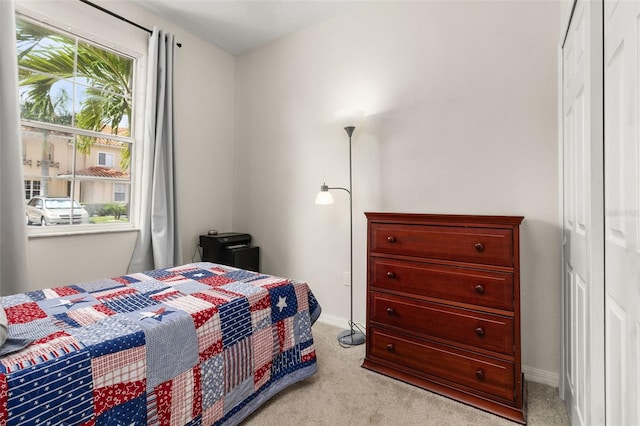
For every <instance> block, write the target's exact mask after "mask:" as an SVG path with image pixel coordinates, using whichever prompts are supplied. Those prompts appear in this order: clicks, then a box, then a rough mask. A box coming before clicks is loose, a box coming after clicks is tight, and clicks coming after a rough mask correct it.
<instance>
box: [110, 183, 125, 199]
mask: <svg viewBox="0 0 640 426" xmlns="http://www.w3.org/2000/svg"><path fill="white" fill-rule="evenodd" d="M113 201H115V202H116V203H123V202H125V201H127V186H126V185H124V184H121V183H116V184H115V185H114V191H113Z"/></svg>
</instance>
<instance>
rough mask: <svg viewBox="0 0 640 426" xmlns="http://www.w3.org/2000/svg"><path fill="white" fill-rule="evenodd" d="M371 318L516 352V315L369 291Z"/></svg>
mask: <svg viewBox="0 0 640 426" xmlns="http://www.w3.org/2000/svg"><path fill="white" fill-rule="evenodd" d="M369 303H370V306H369V315H370V318H371V321H373V322H376V323H379V324H386V325H389V326H392V327H396V328H399V329H401V330H411V331H412V332H413V333H419V334H425V335H428V336H430V337H437V338H439V339H444V340H447V341H450V342H452V343H453V344H456V343H461V344H464V345H468V346H472V347H473V348H482V349H485V350H487V351H494V352H500V353H502V354H505V355H511V356H512V355H513V318H509V317H504V316H500V315H492V314H487V313H483V312H477V311H471V310H467V309H457V308H452V307H449V306H444V305H439V304H436V303H429V302H420V301H417V300H413V299H407V298H404V297H398V296H391V295H387V294H380V293H370V294H369Z"/></svg>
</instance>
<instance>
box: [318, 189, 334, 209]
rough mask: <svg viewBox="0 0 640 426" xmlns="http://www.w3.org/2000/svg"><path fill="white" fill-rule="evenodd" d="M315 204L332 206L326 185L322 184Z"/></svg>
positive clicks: (331, 199)
mask: <svg viewBox="0 0 640 426" xmlns="http://www.w3.org/2000/svg"><path fill="white" fill-rule="evenodd" d="M316 204H333V196H332V195H331V193H330V192H329V187H328V186H327V185H326V184H322V186H321V187H320V192H318V195H316Z"/></svg>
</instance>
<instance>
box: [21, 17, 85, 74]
mask: <svg viewBox="0 0 640 426" xmlns="http://www.w3.org/2000/svg"><path fill="white" fill-rule="evenodd" d="M16 39H17V50H18V67H19V68H21V69H29V70H33V71H41V72H43V73H47V74H50V75H53V76H58V77H62V78H66V77H71V76H73V69H74V62H75V59H74V54H73V52H74V50H75V44H76V43H75V40H74V39H73V38H71V37H69V36H67V35H64V34H60V33H58V32H56V31H54V30H52V29H50V28H46V27H42V26H40V25H37V24H34V23H31V22H28V21H26V20H23V19H20V18H16Z"/></svg>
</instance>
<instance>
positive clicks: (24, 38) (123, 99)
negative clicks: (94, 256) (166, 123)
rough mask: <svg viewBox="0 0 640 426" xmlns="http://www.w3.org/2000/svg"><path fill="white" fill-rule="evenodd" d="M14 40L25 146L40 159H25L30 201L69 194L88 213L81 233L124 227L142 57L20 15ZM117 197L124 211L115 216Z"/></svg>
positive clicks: (27, 195) (66, 197)
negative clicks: (136, 84)
mask: <svg viewBox="0 0 640 426" xmlns="http://www.w3.org/2000/svg"><path fill="white" fill-rule="evenodd" d="M16 38H17V50H18V73H19V88H18V89H19V93H20V111H21V120H22V121H21V123H22V143H23V149H24V152H25V153H26V152H30V153H33V154H32V155H33V156H34V157H35V158H34V161H33V164H29V165H27V161H23V163H24V164H23V170H24V179H25V196H26V198H27V199H31V198H33V197H35V196H42V197H55V198H57V199H67V200H69V206H70V208H71V211H72V212H71V214H74V213H73V210H74V209H78V210H83V209H84V210H86V211H87V212H89V216H90V219H89V221H88V224H85V221H82V222H80V221H78V222H77V223H78V225H76V226H74V228H75V229H77V230H78V231H81V230H82V228H86V227H87V226H91V225H95V224H102V225H122V224H123V223H125V224H126V223H127V222H128V221H129V219H128V218H129V216H130V215H129V214H128V209H129V205H128V192H129V189H130V188H131V184H132V182H131V171H130V166H131V164H132V158H133V156H134V152H133V151H134V150H133V148H134V144H135V138H134V136H135V135H134V133H135V132H134V129H135V126H134V122H135V118H134V106H135V99H134V98H136V97H137V96H139V92H137V93H138V95H137V96H136V92H135V91H134V82H135V81H136V70H137V61H138V60H137V59H136V58H135V57H134V56H133V55H131V54H130V53H124V52H122V51H116V50H114V49H113V48H111V47H106V46H105V45H103V44H99V43H96V42H95V41H93V39H94V37H91V36H88V35H86V36H84V35H83V36H80V35H77V34H73V33H70V32H66V31H64V30H61V29H59V28H57V27H55V26H53V25H49V24H45V23H42V22H40V21H37V20H34V19H31V18H30V17H28V16H26V15H22V14H18V15H17V16H16ZM110 46H111V44H110ZM54 153H55V162H54ZM35 165H37V166H35ZM34 166H35V167H34ZM112 194H113V195H112ZM71 200H74V201H75V202H74V203H71ZM113 201H117V202H119V203H120V206H119V208H120V209H121V210H122V209H124V210H125V214H118V215H114V214H113V211H112V209H110V208H109V206H110V205H111V204H112V203H113ZM73 223H76V222H75V221H73ZM81 223H82V225H81ZM33 224H34V226H35V225H39V224H40V222H39V221H34V222H33ZM70 225H71V224H70V223H67V226H70Z"/></svg>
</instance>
